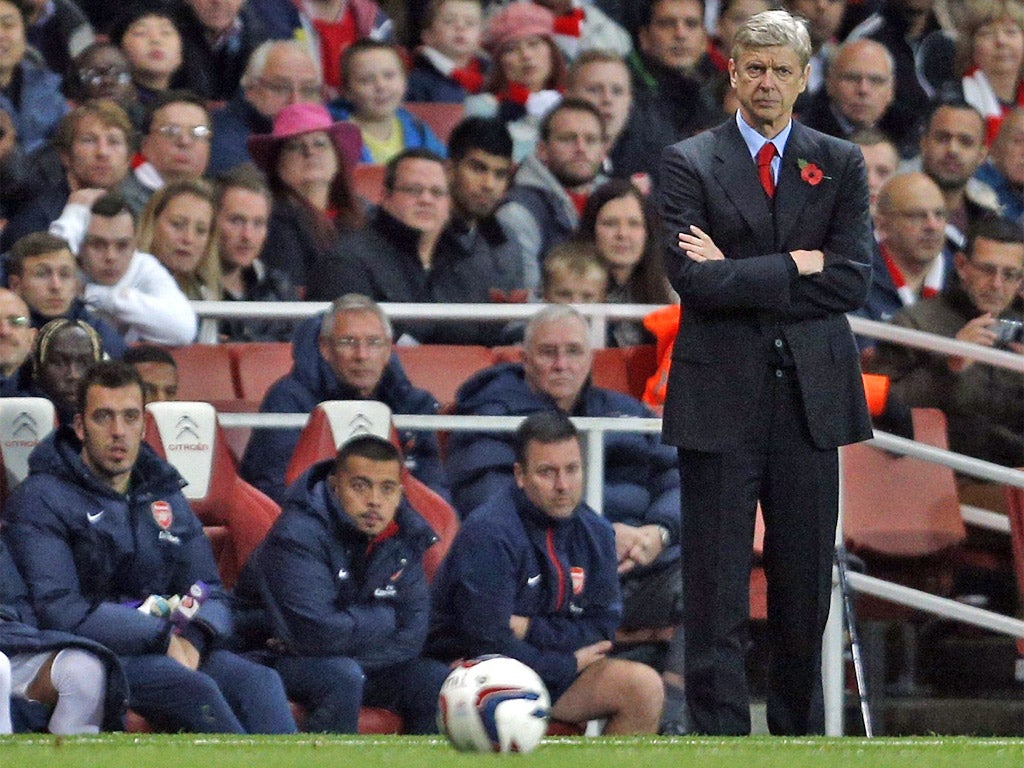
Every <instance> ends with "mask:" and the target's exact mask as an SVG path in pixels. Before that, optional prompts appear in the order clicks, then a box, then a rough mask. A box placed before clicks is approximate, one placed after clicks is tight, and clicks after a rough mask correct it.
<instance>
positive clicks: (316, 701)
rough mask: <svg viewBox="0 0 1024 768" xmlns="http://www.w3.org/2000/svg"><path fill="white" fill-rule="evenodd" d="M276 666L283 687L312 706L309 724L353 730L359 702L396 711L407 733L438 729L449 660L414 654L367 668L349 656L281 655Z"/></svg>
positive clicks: (318, 729)
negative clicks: (376, 666)
mask: <svg viewBox="0 0 1024 768" xmlns="http://www.w3.org/2000/svg"><path fill="white" fill-rule="evenodd" d="M273 663H274V667H275V668H276V669H277V671H278V672H279V673H280V675H281V679H282V680H284V685H285V689H286V690H287V691H288V694H289V695H290V696H291V697H292V698H293V699H295V701H297V702H299V703H300V704H302V705H303V706H304V707H306V708H307V710H309V717H308V719H307V721H306V730H307V731H314V732H328V733H355V732H356V730H357V728H358V725H359V708H360V706H367V707H380V708H382V709H388V710H391V711H392V712H395V713H397V714H398V715H400V716H401V717H402V720H403V721H404V723H405V733H436V732H437V696H438V693H440V691H441V684H442V683H443V682H444V679H445V678H446V677H447V676H448V666H447V665H445V664H442V663H441V662H439V661H436V660H434V659H422V658H416V659H411V660H409V661H406V662H403V663H401V664H393V665H391V666H388V667H384V668H382V669H378V670H374V671H371V672H366V673H364V672H363V670H362V668H361V667H360V666H359V664H358V662H356V661H355V659H351V658H349V657H347V656H323V657H317V656H281V657H279V658H277V659H276V660H275V661H274V662H273Z"/></svg>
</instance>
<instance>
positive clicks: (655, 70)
mask: <svg viewBox="0 0 1024 768" xmlns="http://www.w3.org/2000/svg"><path fill="white" fill-rule="evenodd" d="M645 16H646V18H644V19H643V21H642V23H641V25H640V28H639V30H638V34H637V39H638V40H639V43H640V56H638V57H635V58H634V59H633V60H631V64H633V65H634V71H633V82H634V86H635V87H634V90H635V92H636V94H637V98H644V99H649V100H652V101H656V103H657V104H658V105H659V106H660V108H661V109H664V110H665V111H666V118H667V119H668V120H669V122H670V123H671V125H672V127H673V129H674V130H675V131H676V134H677V136H678V138H684V137H686V136H690V135H692V134H694V133H697V132H698V131H701V130H703V129H705V128H707V127H709V126H710V125H714V124H716V123H717V122H718V121H719V118H720V117H721V110H720V108H719V106H718V105H717V104H716V103H715V101H714V98H713V96H712V94H711V92H710V91H709V89H708V88H706V87H705V86H706V85H707V84H708V83H709V82H710V81H711V79H712V77H713V76H714V74H715V72H716V70H715V66H714V64H712V63H711V60H710V58H709V57H708V55H707V48H708V39H707V32H705V30H704V3H703V2H701V0H651V3H650V5H649V6H648V7H647V14H645Z"/></svg>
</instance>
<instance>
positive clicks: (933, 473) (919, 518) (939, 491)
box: [842, 408, 967, 558]
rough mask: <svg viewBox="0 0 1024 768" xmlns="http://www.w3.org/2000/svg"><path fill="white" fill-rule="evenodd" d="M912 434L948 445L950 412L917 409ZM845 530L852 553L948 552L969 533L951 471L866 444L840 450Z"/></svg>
mask: <svg viewBox="0 0 1024 768" xmlns="http://www.w3.org/2000/svg"><path fill="white" fill-rule="evenodd" d="M913 421H914V438H915V439H916V440H917V441H918V442H922V443H927V444H929V445H933V446H935V447H937V448H943V449H945V448H946V447H947V441H946V417H945V416H944V415H943V414H942V412H941V411H939V410H937V409H934V408H915V409H913ZM842 466H843V532H844V535H845V537H846V542H847V546H848V547H849V548H850V549H851V550H852V551H854V552H857V553H864V554H867V555H881V556H884V557H888V558H922V557H929V556H932V555H937V554H939V553H942V552H945V551H946V550H948V549H950V548H951V547H954V546H957V545H958V544H960V543H961V542H963V541H964V539H965V538H966V536H967V532H966V529H965V528H964V522H963V518H962V517H961V515H960V501H959V498H958V497H957V490H956V481H955V479H954V476H953V470H952V469H950V468H948V467H944V466H942V465H941V464H935V463H932V462H927V461H922V460H921V459H915V458H911V457H909V456H894V455H892V454H889V453H887V452H885V451H882V450H879V449H878V448H874V447H871V446H869V445H865V444H863V443H860V444H855V445H849V446H846V447H845V448H843V451H842Z"/></svg>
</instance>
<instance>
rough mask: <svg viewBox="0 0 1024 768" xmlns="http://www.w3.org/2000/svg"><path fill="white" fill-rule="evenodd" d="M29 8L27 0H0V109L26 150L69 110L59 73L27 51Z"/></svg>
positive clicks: (39, 143)
mask: <svg viewBox="0 0 1024 768" xmlns="http://www.w3.org/2000/svg"><path fill="white" fill-rule="evenodd" d="M29 9H30V6H29V2H28V0H0V30H2V32H0V38H2V44H0V109H2V110H3V111H4V112H6V113H7V114H8V115H10V117H11V119H12V121H13V123H14V128H15V136H16V139H17V142H18V144H19V145H20V146H21V148H22V150H23V151H24V152H25V153H26V154H28V153H30V152H33V151H34V150H36V149H38V148H39V147H40V146H42V144H43V142H44V141H46V140H47V139H48V138H49V137H50V135H51V134H52V133H53V132H54V130H56V128H57V123H58V122H59V121H60V119H61V118H62V117H63V116H64V114H65V113H66V112H67V111H68V105H67V103H66V102H65V101H64V97H63V96H61V94H60V75H58V74H55V73H54V72H51V71H50V70H49V69H47V68H46V66H44V65H43V64H42V63H41V62H40V61H39V59H38V57H37V56H36V55H35V54H29V53H28V50H29V49H28V48H27V45H26V44H27V40H26V29H27V27H28V16H29Z"/></svg>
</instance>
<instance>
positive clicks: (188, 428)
mask: <svg viewBox="0 0 1024 768" xmlns="http://www.w3.org/2000/svg"><path fill="white" fill-rule="evenodd" d="M175 429H176V430H177V433H176V435H175V437H174V439H175V441H180V440H181V439H182V438H183V437H185V436H186V435H187V436H189V437H191V438H192V439H193V440H199V425H198V424H196V423H195V421H194V420H193V419H192V417H191V416H189V415H188V414H185V415H184V416H182V417H181V418H180V419H178V423H177V424H176V425H175Z"/></svg>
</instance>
